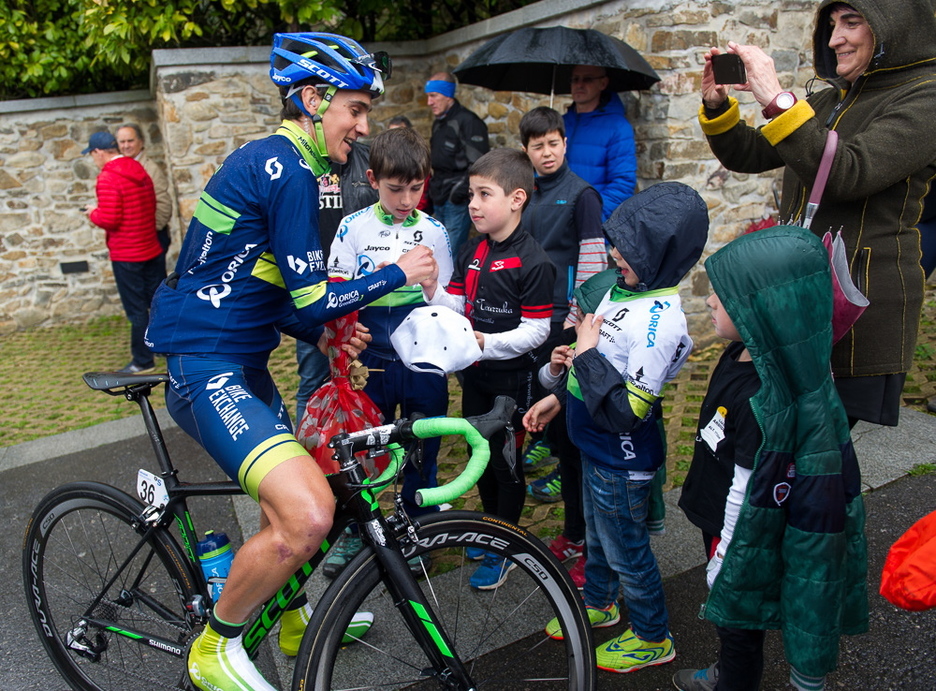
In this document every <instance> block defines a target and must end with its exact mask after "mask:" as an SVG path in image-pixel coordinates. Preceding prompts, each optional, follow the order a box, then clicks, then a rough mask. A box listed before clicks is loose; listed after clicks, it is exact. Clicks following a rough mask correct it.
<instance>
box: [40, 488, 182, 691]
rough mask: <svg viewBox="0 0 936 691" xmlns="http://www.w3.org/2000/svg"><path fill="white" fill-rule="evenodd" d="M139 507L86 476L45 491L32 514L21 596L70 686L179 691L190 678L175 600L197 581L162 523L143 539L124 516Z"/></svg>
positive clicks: (135, 512) (130, 518)
mask: <svg viewBox="0 0 936 691" xmlns="http://www.w3.org/2000/svg"><path fill="white" fill-rule="evenodd" d="M142 510H143V505H142V504H140V502H138V501H137V500H135V499H133V498H132V497H130V496H129V495H127V494H125V493H124V492H121V491H120V490H118V489H115V488H113V487H110V486H108V485H103V484H98V483H91V482H87V483H73V484H69V485H64V486H62V487H59V488H58V489H55V490H53V491H52V492H50V493H49V494H48V495H47V496H46V497H45V498H44V499H43V500H42V501H41V502H40V504H39V506H38V508H37V509H36V510H35V512H34V513H33V516H32V520H31V521H30V524H29V528H28V529H27V532H26V541H25V543H24V550H23V581H24V584H25V586H26V599H27V603H28V607H29V612H30V615H31V616H32V619H33V623H34V624H35V625H36V630H37V631H38V633H39V638H40V639H41V640H42V644H43V645H44V646H45V649H46V651H47V652H48V654H49V657H50V658H51V659H52V662H53V663H54V664H55V666H56V668H57V669H58V671H59V672H60V673H61V674H62V676H63V677H65V679H66V680H67V681H68V683H69V684H71V686H72V687H73V688H76V689H107V690H113V691H126V690H127V689H135V690H136V689H180V688H182V684H183V683H184V682H185V680H187V678H188V676H187V672H186V664H185V650H186V644H187V643H188V641H189V639H190V638H191V636H192V628H191V626H190V624H189V622H188V620H187V619H186V613H185V608H184V604H183V603H184V602H186V601H187V600H188V599H189V598H190V597H191V596H192V595H193V594H194V593H195V592H196V586H195V582H194V579H193V578H192V576H191V572H190V571H189V570H188V569H187V566H186V564H187V562H186V561H185V560H184V558H183V556H182V554H181V552H180V550H179V547H178V545H177V544H176V542H175V540H174V539H173V537H172V536H171V535H170V534H169V533H168V531H164V530H157V531H155V532H154V533H153V534H152V536H151V537H150V538H149V539H147V540H146V541H145V542H143V543H142V544H141V536H142V533H141V532H140V531H137V530H135V529H134V528H133V526H132V524H131V523H132V521H133V520H134V518H135V517H136V516H139V514H140V512H141V511H142ZM138 548H139V549H138ZM134 550H137V551H136V553H135V554H134ZM125 562H126V563H125ZM121 567H123V568H121ZM112 580H113V583H111V581H112ZM108 584H110V585H108ZM99 596H100V600H99V602H98V603H97V604H96V605H95V606H94V607H93V608H91V607H92V603H93V602H94V601H95V599H97V598H98V597H99ZM89 608H91V609H90V611H89Z"/></svg>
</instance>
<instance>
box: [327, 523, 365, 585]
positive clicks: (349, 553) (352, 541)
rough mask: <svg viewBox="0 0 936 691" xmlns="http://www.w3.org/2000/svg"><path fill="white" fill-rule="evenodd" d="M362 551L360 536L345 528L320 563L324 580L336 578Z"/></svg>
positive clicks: (362, 545)
mask: <svg viewBox="0 0 936 691" xmlns="http://www.w3.org/2000/svg"><path fill="white" fill-rule="evenodd" d="M362 549H364V543H363V542H361V536H360V535H358V534H357V533H356V532H355V533H352V532H351V529H350V528H346V529H345V531H344V532H343V533H342V534H341V537H339V538H338V539H337V540H336V541H335V544H334V545H333V546H332V548H331V549H330V550H328V555H327V556H326V557H325V559H324V560H323V561H322V575H324V576H325V577H326V578H337V577H338V574H340V573H341V572H342V571H343V570H344V567H346V566H347V565H348V563H349V562H350V561H351V560H352V559H354V558H355V557H356V556H357V555H358V552H360V551H361V550H362Z"/></svg>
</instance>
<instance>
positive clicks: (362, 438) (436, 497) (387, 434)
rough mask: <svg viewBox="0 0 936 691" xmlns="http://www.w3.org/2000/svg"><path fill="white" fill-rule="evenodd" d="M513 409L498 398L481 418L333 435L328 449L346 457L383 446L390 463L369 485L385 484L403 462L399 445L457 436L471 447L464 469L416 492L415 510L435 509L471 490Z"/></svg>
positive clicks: (401, 424)
mask: <svg viewBox="0 0 936 691" xmlns="http://www.w3.org/2000/svg"><path fill="white" fill-rule="evenodd" d="M516 409H517V404H516V402H514V400H513V399H512V398H510V397H508V396H498V397H497V398H496V399H495V401H494V407H493V408H492V409H491V410H490V411H489V412H487V413H485V414H484V415H475V416H472V417H469V418H451V417H436V418H424V419H420V420H402V421H400V422H398V423H394V424H390V425H382V426H380V427H373V428H370V429H366V430H361V431H360V432H352V433H350V434H342V435H336V436H334V437H332V440H331V442H330V444H329V445H330V446H332V447H334V448H337V447H339V446H350V449H349V450H348V452H349V453H350V455H353V454H354V453H357V452H359V451H364V450H367V449H373V448H377V447H381V446H386V447H387V448H388V449H389V450H390V452H391V454H390V463H389V465H388V466H387V468H386V470H384V472H383V473H381V474H380V476H379V477H378V478H377V479H375V480H374V481H373V483H372V484H374V485H378V484H386V483H388V482H390V481H391V479H392V478H393V477H394V476H395V475H396V474H397V472H398V471H399V469H400V465H401V464H402V462H403V450H402V449H401V448H400V446H399V443H400V442H407V441H412V440H414V439H431V438H433V437H441V436H444V435H447V434H460V435H461V436H463V437H464V438H465V441H467V442H468V444H469V446H471V457H470V458H469V459H468V464H467V465H466V466H465V469H464V470H463V471H462V472H461V473H460V474H459V475H458V476H457V477H456V478H455V479H454V480H452V481H451V482H449V483H447V484H445V485H441V486H439V487H430V488H427V489H421V490H417V492H416V503H417V504H418V505H419V506H435V505H437V504H444V503H445V502H449V501H452V500H453V499H456V498H457V497H460V496H461V495H462V494H464V493H465V492H467V491H468V490H469V489H471V488H472V487H473V486H474V485H475V483H476V482H477V481H478V478H480V477H481V474H482V473H483V472H484V469H485V468H486V467H487V464H488V461H489V460H490V457H491V449H490V444H489V443H488V442H489V440H490V438H491V437H492V436H493V435H494V434H495V433H497V432H499V431H500V430H503V429H505V428H506V427H507V426H508V425H509V424H510V418H511V417H512V416H513V414H514V411H515V410H516Z"/></svg>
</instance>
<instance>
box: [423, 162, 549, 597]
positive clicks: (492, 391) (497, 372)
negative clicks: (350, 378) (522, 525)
mask: <svg viewBox="0 0 936 691" xmlns="http://www.w3.org/2000/svg"><path fill="white" fill-rule="evenodd" d="M468 174H469V181H470V186H469V201H468V213H469V214H470V216H471V221H472V223H474V225H475V228H476V229H477V231H478V232H479V233H480V234H481V235H480V237H477V238H475V239H473V240H470V241H469V242H468V243H466V244H465V246H464V247H462V249H461V251H460V252H459V253H458V257H457V258H456V259H455V267H454V272H453V273H452V280H451V282H450V283H449V285H448V286H447V287H446V288H445V290H439V284H438V276H437V275H433V276H431V277H430V278H429V279H428V280H426V281H423V282H422V286H423V291H424V294H425V298H426V302H427V303H428V304H430V305H444V306H446V307H450V308H452V309H454V310H455V311H456V312H460V313H463V314H464V315H465V316H466V317H468V319H470V320H471V322H472V325H473V327H474V330H475V337H476V338H477V340H478V346H480V348H481V353H482V354H481V359H480V360H479V361H478V362H476V363H475V364H474V365H472V366H471V367H469V368H467V369H465V370H463V372H462V374H463V375H464V380H463V383H462V390H463V397H462V414H463V415H464V416H465V417H468V416H470V415H479V414H482V413H484V412H486V411H488V410H490V409H491V407H492V406H493V403H494V399H495V398H496V397H497V396H500V395H507V396H510V397H512V398H514V399H515V400H516V401H517V406H518V409H517V413H516V414H515V419H514V421H513V424H514V429H515V430H518V431H519V433H518V435H517V437H516V446H517V450H518V451H519V450H520V447H521V444H522V442H523V431H522V430H523V425H522V418H523V413H524V412H526V410H527V409H528V408H529V406H530V404H531V403H532V398H533V381H534V371H535V365H536V359H535V354H534V353H533V351H534V350H535V349H536V348H537V347H538V346H539V345H541V344H542V343H543V342H545V340H546V338H547V337H548V336H549V322H550V318H551V316H552V310H553V297H552V294H553V285H554V284H555V281H556V267H555V266H554V265H553V264H552V262H551V261H550V260H549V257H548V256H547V255H546V252H545V251H544V250H543V248H542V247H540V245H539V243H537V242H536V240H534V239H533V237H532V236H531V235H530V234H529V233H527V232H526V231H524V230H522V229H521V228H520V215H521V212H522V211H523V209H524V207H525V206H526V204H527V201H528V200H529V198H530V195H531V193H532V191H533V165H532V164H531V163H530V159H529V158H528V157H527V155H526V154H525V153H523V152H521V151H515V150H512V149H495V150H494V151H490V152H488V153H486V154H485V155H484V156H482V157H481V158H479V159H478V160H477V161H476V162H475V163H474V164H473V165H472V166H471V168H470V169H469V171H468ZM502 448H503V440H498V439H497V438H496V437H495V438H494V439H492V440H491V461H490V463H489V464H488V467H487V470H485V472H484V475H482V476H481V479H480V480H479V481H478V492H479V494H480V495H481V502H482V504H483V506H484V510H485V511H486V512H488V513H491V514H494V515H495V516H499V517H500V518H503V519H505V520H507V521H510V522H512V523H517V522H518V521H519V519H520V512H521V510H522V509H523V501H524V494H525V482H524V477H523V469H522V467H520V465H519V464H518V466H517V469H516V474H517V477H516V478H515V477H514V475H513V473H511V471H510V469H509V468H508V467H507V463H506V461H505V459H504V456H503V453H502V452H501V449H502ZM469 557H471V558H475V559H481V560H483V561H482V564H481V566H480V567H479V568H478V570H477V571H476V572H475V573H474V574H473V575H472V576H471V579H470V582H471V585H472V586H473V587H475V588H478V589H480V590H490V589H493V588H496V587H497V586H499V585H500V584H501V583H503V582H504V580H505V579H506V578H507V573H508V572H509V571H510V569H511V568H513V564H511V563H510V562H509V561H506V560H502V559H500V558H498V557H497V556H495V555H493V554H486V553H484V552H483V551H482V550H476V551H475V550H469Z"/></svg>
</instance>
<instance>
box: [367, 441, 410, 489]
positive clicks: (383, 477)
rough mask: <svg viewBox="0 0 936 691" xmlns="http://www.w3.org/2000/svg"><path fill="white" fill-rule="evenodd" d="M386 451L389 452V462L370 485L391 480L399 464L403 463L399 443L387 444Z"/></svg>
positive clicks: (401, 449)
mask: <svg viewBox="0 0 936 691" xmlns="http://www.w3.org/2000/svg"><path fill="white" fill-rule="evenodd" d="M387 451H389V452H390V462H389V463H388V464H387V467H386V469H385V470H384V471H383V472H382V473H381V474H380V475H379V476H378V477H377V479H376V480H374V481H373V482H371V484H372V485H383V484H386V483H388V482H390V481H391V480H393V478H394V476H396V474H397V471H398V470H399V469H400V465H401V464H402V463H403V455H404V453H403V447H402V446H400V445H399V444H387Z"/></svg>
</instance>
